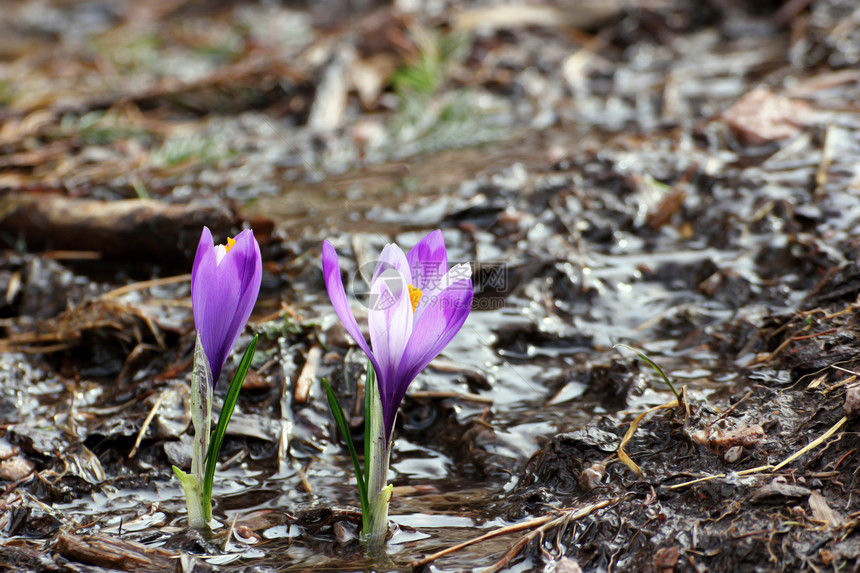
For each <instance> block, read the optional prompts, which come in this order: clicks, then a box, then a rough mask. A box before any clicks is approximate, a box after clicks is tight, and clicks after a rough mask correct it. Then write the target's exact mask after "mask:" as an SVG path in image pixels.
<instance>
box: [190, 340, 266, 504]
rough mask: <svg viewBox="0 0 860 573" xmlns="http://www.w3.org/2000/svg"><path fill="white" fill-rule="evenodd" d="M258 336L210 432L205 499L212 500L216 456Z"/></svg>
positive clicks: (248, 349)
mask: <svg viewBox="0 0 860 573" xmlns="http://www.w3.org/2000/svg"><path fill="white" fill-rule="evenodd" d="M258 337H259V335H254V339H253V340H252V341H251V344H249V345H248V348H247V349H246V350H245V354H244V356H242V361H241V362H240V363H239V369H238V370H237V371H236V375H235V376H234V377H233V382H231V383H230V389H229V390H227V397H226V398H224V406H223V407H222V408H221V415H220V416H218V425H216V426H215V431H214V432H212V439H211V440H209V450H208V451H207V452H206V475H205V477H204V480H203V495H204V496H206V498H207V499H212V483H213V482H214V480H215V464H216V463H217V461H218V454H219V453H221V444H222V443H223V442H224V434H225V433H226V431H227V424H229V423H230V418H231V417H232V416H233V409H234V408H235V407H236V401H237V400H238V399H239V392H240V391H241V390H242V383H243V382H244V381H245V376H246V375H247V374H248V369H249V368H250V367H251V360H252V359H253V358H254V351H255V350H256V349H257V338H258Z"/></svg>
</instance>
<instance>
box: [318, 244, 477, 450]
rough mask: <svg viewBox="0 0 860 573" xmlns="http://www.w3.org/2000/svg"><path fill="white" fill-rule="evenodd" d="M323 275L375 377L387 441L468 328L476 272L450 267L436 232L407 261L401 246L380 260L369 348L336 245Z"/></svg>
mask: <svg viewBox="0 0 860 573" xmlns="http://www.w3.org/2000/svg"><path fill="white" fill-rule="evenodd" d="M322 262H323V274H324V275H325V284H326V290H328V295H329V298H330V299H331V303H332V305H333V306H334V309H335V312H337V315H338V317H339V318H340V320H341V322H342V323H343V325H344V327H346V330H347V332H349V334H350V336H352V338H354V339H355V341H356V343H358V345H359V346H360V347H361V349H362V350H363V351H364V352H365V353H366V354H367V356H368V358H369V359H370V362H371V364H372V365H373V368H374V370H375V371H376V377H377V384H378V387H379V395H380V398H381V402H382V415H383V422H384V430H385V438H386V441H388V440H390V439H391V431H392V429H393V427H394V419H395V417H396V415H397V408H398V407H399V406H400V402H401V401H402V400H403V397H404V396H405V395H406V389H407V388H408V387H409V384H411V383H412V381H413V380H414V379H415V377H416V376H417V375H418V373H419V372H421V370H423V369H424V367H425V366H427V365H428V364H430V362H431V361H432V360H433V359H434V358H436V356H438V355H439V353H440V352H442V350H443V349H444V348H445V347H446V346H447V345H448V343H450V342H451V340H452V339H453V338H454V335H456V334H457V332H458V331H459V330H460V328H461V327H462V326H463V323H464V322H465V321H466V317H468V316H469V310H470V309H471V306H472V297H473V289H472V270H471V268H470V266H469V265H468V264H458V265H455V266H454V267H453V268H451V269H450V270H449V269H448V253H447V251H446V250H445V240H444V238H443V237H442V232H441V231H439V230H436V231H433V232H432V233H430V234H429V235H427V236H426V237H424V238H423V239H421V241H419V242H418V244H417V245H415V247H413V248H412V250H410V251H409V254H408V255H404V254H403V251H401V250H400V248H399V247H398V246H397V245H395V244H389V245H386V246H385V248H384V249H383V250H382V253H381V255H380V256H379V261H378V262H377V265H376V270H375V272H374V273H373V278H372V280H371V287H370V305H369V307H370V308H369V310H368V316H367V320H368V326H369V330H370V345H368V344H367V341H366V340H365V338H364V335H363V334H362V333H361V329H360V328H359V326H358V323H357V322H356V320H355V316H354V315H353V314H352V311H351V310H350V308H349V302H348V301H347V298H346V291H345V290H344V288H343V279H342V278H341V275H340V265H339V260H338V256H337V252H335V249H334V247H333V246H332V245H331V243H329V242H328V241H325V242H323V252H322Z"/></svg>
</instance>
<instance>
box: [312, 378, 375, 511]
mask: <svg viewBox="0 0 860 573" xmlns="http://www.w3.org/2000/svg"><path fill="white" fill-rule="evenodd" d="M322 383H323V388H325V393H326V396H328V406H329V408H331V415H332V416H334V421H335V423H337V427H338V428H339V429H340V433H341V434H342V435H343V440H344V441H345V442H346V447H347V449H348V450H349V455H350V457H352V465H353V467H354V468H355V481H356V482H357V483H358V495H359V497H360V498H361V515H368V510H369V507H368V501H367V481H366V480H365V477H364V473H363V472H362V471H361V464H360V463H359V461H358V453H357V452H356V451H355V444H354V443H353V442H352V434H350V432H349V424H347V422H346V416H344V415H343V409H342V408H341V407H340V402H338V400H337V396H335V395H334V390H332V389H331V386H329V383H328V380H326V379H325V378H323V379H322Z"/></svg>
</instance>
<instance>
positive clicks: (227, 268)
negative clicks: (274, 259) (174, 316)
mask: <svg viewBox="0 0 860 573" xmlns="http://www.w3.org/2000/svg"><path fill="white" fill-rule="evenodd" d="M262 275H263V268H262V260H261V257H260V246H259V245H258V244H257V241H256V239H254V235H253V233H252V232H251V231H250V229H249V230H246V231H243V232H241V233H240V234H239V235H238V236H237V237H236V244H235V245H233V247H232V248H231V249H230V251H228V252H227V254H226V255H225V256H224V258H223V259H222V260H221V262H220V263H218V262H217V258H216V255H215V246H214V245H213V243H212V234H211V233H210V231H209V229H206V228H204V229H203V233H202V235H201V237H200V244H199V245H198V247H197V256H196V257H195V259H194V267H193V270H192V272H191V304H192V308H193V313H194V326H195V328H196V329H197V332H198V333H199V334H200V341H201V343H202V344H203V350H204V352H205V353H206V357H207V358H208V359H209V366H210V368H211V370H212V380H213V383H215V382H217V381H218V377H219V376H220V374H221V369H222V368H223V367H224V363H225V362H226V361H227V356H228V355H229V354H230V350H232V348H233V345H234V344H235V343H236V339H237V338H239V334H241V332H242V329H243V328H244V327H245V324H246V323H247V322H248V318H249V317H250V316H251V311H252V310H253V308H254V304H255V303H256V302H257V296H258V295H259V292H260V283H261V281H262Z"/></svg>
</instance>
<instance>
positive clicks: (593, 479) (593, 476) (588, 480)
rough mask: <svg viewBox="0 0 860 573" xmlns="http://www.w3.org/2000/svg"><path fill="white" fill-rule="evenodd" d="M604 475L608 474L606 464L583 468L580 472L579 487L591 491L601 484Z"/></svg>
mask: <svg viewBox="0 0 860 573" xmlns="http://www.w3.org/2000/svg"><path fill="white" fill-rule="evenodd" d="M604 475H606V466H605V465H603V464H593V465H592V466H591V467H588V468H585V469H584V470H582V473H581V474H579V487H581V488H582V489H583V490H585V491H591V490H593V489H594V488H596V487H597V486H599V485H600V482H601V481H602V480H603V476H604Z"/></svg>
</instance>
